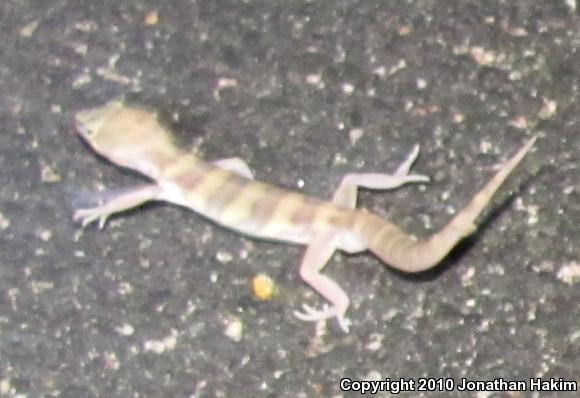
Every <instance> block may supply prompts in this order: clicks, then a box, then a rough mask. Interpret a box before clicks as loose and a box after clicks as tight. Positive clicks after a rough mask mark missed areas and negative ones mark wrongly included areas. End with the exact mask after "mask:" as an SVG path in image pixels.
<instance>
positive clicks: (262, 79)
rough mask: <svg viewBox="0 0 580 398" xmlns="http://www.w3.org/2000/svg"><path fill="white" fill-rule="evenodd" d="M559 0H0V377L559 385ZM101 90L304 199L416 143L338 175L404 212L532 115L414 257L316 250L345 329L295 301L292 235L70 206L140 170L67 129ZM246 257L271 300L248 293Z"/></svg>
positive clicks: (40, 387) (571, 194) (565, 9)
mask: <svg viewBox="0 0 580 398" xmlns="http://www.w3.org/2000/svg"><path fill="white" fill-rule="evenodd" d="M575 6H576V5H575V1H573V0H568V1H564V0H562V1H552V2H544V1H523V0H519V1H489V2H473V1H465V2H460V1H449V2H440V1H415V2H402V1H392V2H386V1H336V2H307V1H287V2H283V4H282V2H267V1H248V2H237V1H194V0H190V1H186V0H176V1H172V2H143V1H110V0H105V1H102V2H90V1H65V0H56V1H51V2H35V1H18V2H17V1H4V2H1V3H0V34H1V35H2V36H1V38H2V40H1V44H0V167H1V172H0V177H1V184H0V396H2V397H31V398H32V397H71V398H72V397H234V396H235V397H319V396H320V397H342V396H356V395H357V394H356V393H353V392H345V391H341V389H340V385H339V381H340V380H341V379H342V378H350V379H352V380H386V379H391V380H399V379H401V378H404V379H406V380H414V381H416V382H417V383H418V381H419V378H429V379H428V380H429V383H432V384H426V385H425V387H428V388H436V387H441V386H443V387H445V388H451V391H438V392H437V391H436V392H431V393H429V392H426V391H423V392H420V391H414V392H410V393H407V394H401V396H405V395H406V396H459V395H460V392H459V391H458V385H459V384H461V380H462V378H465V379H466V380H468V381H474V380H487V381H493V380H495V379H498V378H501V379H503V380H505V381H516V380H520V381H524V386H526V387H527V388H528V389H529V388H531V386H532V385H531V383H530V378H541V379H542V380H550V378H553V379H555V380H556V381H562V382H573V383H572V384H574V383H576V385H577V383H578V382H580V376H579V375H580V359H579V357H580V282H579V281H580V279H579V278H580V276H579V275H580V248H579V245H578V235H579V232H580V227H579V226H578V225H579V224H580V183H579V182H580V178H579V175H580V173H579V167H580V166H579V165H580V161H579V155H578V154H579V153H580V139H579V136H578V130H579V126H580V116H579V112H578V104H577V101H578V95H579V83H580V71H579V68H578V65H580V54H579V52H578V47H579V45H580V34H579V28H580V13H579V11H578V10H577V9H576V8H575ZM121 97H122V98H125V99H126V100H127V101H130V102H132V103H138V104H143V105H147V106H150V107H153V108H155V109H157V110H158V111H159V112H160V113H161V115H162V116H163V117H164V120H166V122H167V123H168V124H169V125H170V126H171V127H172V128H173V130H174V131H175V132H176V136H177V137H178V140H179V142H180V143H181V145H183V146H185V147H189V146H191V147H193V148H194V150H195V151H196V152H197V153H199V154H200V155H201V156H204V157H205V158H207V159H218V158H224V157H230V156H240V157H242V158H243V159H245V160H246V161H247V162H248V164H249V165H250V167H251V168H252V169H253V170H254V171H255V174H256V176H257V178H258V179H260V180H264V181H267V182H270V183H274V184H277V185H281V186H285V187H291V188H297V189H301V190H303V191H305V192H307V193H309V194H312V195H315V196H319V197H325V198H328V197H330V196H331V195H332V192H333V189H334V188H335V187H336V186H337V184H338V181H339V180H340V176H341V175H342V174H344V173H346V172H349V171H353V170H364V171H383V172H389V171H391V170H394V169H395V168H396V166H397V165H398V163H399V162H401V161H402V159H403V158H404V157H405V155H406V154H407V153H408V152H409V151H410V150H411V148H412V146H413V145H414V144H415V143H419V144H421V146H422V151H421V154H420V157H419V159H418V161H417V162H416V164H415V166H414V170H415V171H416V172H419V173H424V174H428V175H430V176H431V178H432V182H431V183H430V184H428V185H413V186H407V187H404V188H401V189H399V190H397V191H395V192H387V193H369V192H364V193H363V194H362V195H361V197H360V200H359V203H360V205H361V206H363V207H366V208H368V209H370V210H372V211H374V212H377V213H379V214H381V215H384V216H385V217H388V218H389V219H390V220H392V221H394V222H396V223H397V224H399V225H400V226H401V227H403V228H404V229H406V230H408V231H410V232H412V233H414V234H416V235H418V236H428V235H429V234H430V233H432V232H434V231H436V230H437V229H438V228H440V227H442V226H443V225H444V224H445V223H446V221H447V220H449V219H450V217H451V215H452V214H453V213H454V212H455V211H457V210H458V209H460V208H461V207H462V206H463V205H464V204H466V203H467V201H468V200H469V198H470V197H471V195H472V194H473V193H475V192H476V191H477V190H478V189H479V188H480V187H481V186H482V185H483V184H484V183H485V182H486V181H487V179H488V178H489V177H490V176H491V175H492V173H493V172H494V170H495V169H496V168H495V167H496V166H497V165H498V164H499V163H500V162H501V161H503V160H505V159H507V158H508V157H509V156H511V155H512V154H513V153H514V152H515V151H516V150H517V149H518V148H519V147H520V146H521V145H523V143H524V142H525V141H526V140H527V139H529V138H530V137H532V136H533V135H534V134H538V135H539V140H538V142H537V144H536V147H535V149H534V150H533V151H532V152H531V153H530V155H529V156H528V157H527V159H525V161H524V163H523V164H522V165H521V166H520V167H519V168H518V169H517V171H516V173H515V174H514V176H513V177H512V178H510V180H509V181H508V182H507V184H506V185H505V187H503V188H502V190H501V192H500V193H499V195H498V196H497V198H496V200H494V203H493V205H492V206H491V208H490V211H488V212H487V213H486V214H487V217H485V218H484V219H483V224H482V225H481V228H480V229H479V231H478V232H477V233H476V234H475V235H474V236H473V237H471V238H470V239H468V240H467V241H466V242H464V243H463V244H462V245H461V246H460V247H458V248H457V250H455V251H454V252H453V254H452V255H451V256H449V257H448V258H447V259H446V260H445V261H444V262H443V263H442V264H441V265H440V266H439V267H438V268H436V269H435V270H433V271H431V272H427V273H424V274H421V275H405V274H402V273H398V272H395V271H393V270H391V269H389V268H388V267H386V266H384V265H382V264H380V262H379V261H378V260H377V259H376V258H374V257H372V256H371V255H368V254H362V255H353V256H347V255H342V254H337V255H335V256H334V257H333V258H332V260H331V262H330V263H329V264H328V265H327V267H326V268H325V270H324V272H325V273H326V274H328V275H331V276H332V277H333V278H335V279H336V280H337V281H338V282H339V283H340V284H341V285H342V286H343V287H344V288H345V290H346V291H347V292H349V294H350V297H351V300H352V306H351V308H350V310H349V312H348V316H349V318H350V319H351V320H352V328H351V329H352V330H351V332H350V334H344V333H342V332H341V331H340V329H339V328H338V326H337V324H336V322H334V321H331V322H328V323H327V324H319V325H315V324H309V323H304V322H302V321H299V320H297V319H296V318H295V317H294V316H293V315H292V313H293V311H294V310H295V309H298V308H300V306H301V305H302V304H303V303H309V304H311V305H321V304H322V301H321V299H320V298H319V297H318V296H317V295H316V294H314V293H313V292H312V291H311V289H309V288H308V287H307V286H306V285H304V284H303V283H302V282H301V280H300V278H299V275H298V273H297V269H298V263H299V261H300V256H301V253H302V248H300V247H295V246H288V245H283V244H275V243H269V242H260V241H254V240H250V239H246V238H242V237H240V236H238V235H236V234H234V233H232V232H229V231H226V230H224V229H222V228H220V227H218V226H216V225H213V224H211V223H208V222H207V221H206V220H204V219H203V218H201V217H199V216H197V215H195V214H193V213H191V212H188V211H187V210H185V209H181V208H178V207H175V206H164V205H150V206H145V207H143V208H141V209H137V210H135V211H131V212H128V213H127V214H123V215H120V216H118V217H115V218H113V219H112V220H111V221H110V222H109V223H108V225H107V227H106V228H105V229H104V230H102V231H101V230H99V229H98V228H96V227H94V226H91V227H87V228H86V229H85V230H81V229H80V228H79V226H78V225H76V224H75V223H74V222H73V221H72V219H71V214H72V212H73V209H74V208H75V207H79V206H83V205H87V203H91V202H92V203H94V201H95V200H96V198H97V196H98V195H97V194H95V193H96V192H100V191H103V189H110V188H115V189H116V188H122V187H128V186H132V185H136V184H139V183H141V182H142V179H141V178H139V177H138V176H136V175H134V174H132V173H129V172H127V171H123V170H120V169H119V168H116V167H115V166H112V165H110V164H107V162H105V161H104V160H103V159H99V158H97V157H96V156H94V154H93V153H91V152H90V151H89V149H88V148H87V147H86V146H85V145H83V144H82V143H81V142H80V140H79V139H78V137H76V135H75V134H74V126H73V122H72V117H73V115H74V113H75V112H76V111H78V110H80V109H83V108H86V107H89V106H94V105H99V104H103V103H104V102H106V101H108V100H110V99H112V98H121ZM259 273H265V274H267V275H268V276H269V277H270V278H272V279H273V281H274V283H275V284H276V287H277V294H276V295H275V296H274V297H273V298H272V299H271V300H268V301H260V300H258V299H256V298H255V296H254V293H253V292H252V287H251V286H252V280H253V278H254V277H255V276H256V275H258V274H259ZM437 380H441V381H440V382H439V383H438V384H435V385H433V383H437ZM557 386H558V387H560V388H561V387H565V385H563V384H558V385H557ZM418 387H419V384H415V389H417V388H418ZM393 388H394V386H392V388H391V391H390V392H385V391H383V392H382V393H381V394H380V395H378V396H390V395H391V394H394V390H393ZM550 388H551V389H553V388H554V386H552V387H550ZM488 390H489V388H488ZM537 395H538V393H537V392H536V393H534V392H531V391H519V392H515V391H512V392H491V391H483V392H482V391H480V392H470V393H468V394H464V395H463V396H477V397H504V396H506V397H507V396H511V397H514V396H516V397H527V396H537ZM558 396H576V393H564V392H560V393H559V394H558Z"/></svg>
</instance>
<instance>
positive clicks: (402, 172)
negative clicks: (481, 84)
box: [73, 101, 537, 332]
mask: <svg viewBox="0 0 580 398" xmlns="http://www.w3.org/2000/svg"><path fill="white" fill-rule="evenodd" d="M75 124H76V130H77V132H78V133H79V135H80V137H82V139H83V140H84V141H85V142H86V143H87V144H88V145H89V147H91V148H92V149H93V150H94V151H95V152H96V153H97V154H99V155H101V156H102V157H104V158H105V159H107V160H108V161H110V162H112V163H113V164H115V165H117V166H121V167H125V168H128V169H132V170H134V171H137V172H139V173H140V174H143V175H144V176H146V177H148V179H149V180H150V181H151V182H149V183H146V184H144V185H142V186H139V187H137V188H134V189H131V190H129V191H126V192H124V193H121V194H117V195H115V196H113V197H112V198H109V199H108V200H106V201H105V202H104V203H102V204H100V205H98V206H96V207H92V208H84V209H77V210H76V211H75V213H74V216H73V217H74V219H75V220H76V221H79V222H81V223H82V225H83V227H84V226H86V225H87V224H90V223H91V222H93V221H96V222H98V224H99V226H100V228H103V227H104V225H105V223H106V220H107V218H108V217H109V216H110V215H112V214H115V213H118V212H122V211H124V210H128V209H131V208H134V207H137V206H139V205H141V204H143V203H145V202H148V201H165V202H170V203H173V204H177V205H180V206H184V207H186V208H189V209H191V210H193V211H194V212H196V213H198V214H201V215H202V216H205V217H206V218H207V219H209V220H212V221H214V222H215V223H217V224H219V225H222V226H224V227H226V228H229V229H230V230H234V231H237V232H239V233H242V234H244V235H247V236H250V237H254V238H260V239H267V240H274V241H281V242H287V243H291V244H298V245H303V246H305V247H306V249H305V251H304V254H303V256H302V260H301V264H300V268H299V274H300V277H301V278H302V280H303V281H304V282H305V283H306V284H307V285H309V286H310V287H311V288H312V289H314V290H315V291H316V292H318V293H319V294H320V295H321V296H322V297H323V298H324V299H325V300H326V304H323V305H322V306H321V307H320V308H314V307H311V306H309V305H306V304H304V305H303V306H302V309H301V310H300V311H298V310H297V311H294V315H295V316H296V317H297V318H299V319H301V320H303V321H313V322H314V321H320V320H326V319H332V318H336V320H337V321H338V324H339V326H340V328H341V329H342V330H344V331H345V332H348V330H349V325H350V321H349V320H348V319H347V317H346V311H347V309H348V307H349V304H350V299H349V297H348V295H347V293H346V292H345V291H344V290H343V289H342V288H341V287H340V285H339V284H338V283H337V282H335V281H334V280H333V279H332V278H330V277H329V276H327V275H325V274H323V273H322V272H321V271H322V269H323V267H324V266H325V265H326V263H327V262H328V261H329V260H330V258H331V257H332V255H333V253H334V252H335V251H336V250H340V251H343V252H346V253H359V252H364V251H370V252H371V253H372V254H374V255H375V256H376V257H378V259H380V260H381V261H382V262H383V263H385V264H387V265H389V266H391V267H394V268H395V269H398V270H400V271H403V272H406V273H417V272H421V271H425V270H428V269H430V268H432V267H434V266H436V265H437V264H438V263H440V262H441V260H442V259H443V258H445V257H446V256H447V255H448V254H449V252H450V251H451V250H452V249H453V248H454V247H455V246H456V245H457V243H458V242H459V241H461V240H462V239H464V238H465V237H467V236H468V235H470V234H472V233H473V232H474V231H475V230H476V219H477V218H478V216H479V215H480V214H481V213H482V211H483V210H484V209H485V208H486V206H487V205H488V204H489V202H490V201H491V198H492V196H493V195H494V193H495V192H496V191H497V190H498V189H499V187H500V186H501V185H502V184H503V182H504V181H505V179H506V178H507V177H508V176H509V175H510V174H511V173H512V171H513V169H514V168H515V167H516V166H517V165H518V164H519V163H520V161H521V160H522V159H523V158H524V156H525V155H526V153H527V152H528V151H529V150H530V149H531V148H532V146H533V145H534V142H535V141H536V138H537V136H534V137H532V138H531V139H529V140H528V141H527V142H526V143H525V145H524V146H523V147H522V148H521V149H519V151H518V152H517V153H516V154H515V155H514V156H513V157H512V158H510V159H509V160H507V161H506V162H505V163H504V164H503V165H502V166H501V167H500V168H499V170H498V171H497V172H496V173H495V175H494V176H493V177H491V179H490V180H489V181H488V182H487V184H486V185H485V186H484V187H483V188H482V189H481V190H480V191H479V192H477V193H476V194H475V195H474V196H473V198H472V199H471V201H470V202H469V203H468V204H467V205H466V206H465V207H464V208H463V209H462V210H460V211H459V212H457V213H456V214H455V216H454V217H453V218H452V219H451V220H450V221H449V222H448V223H447V224H446V225H445V226H444V227H443V228H442V229H440V230H439V231H438V232H436V233H434V234H432V235H431V236H430V237H428V238H425V239H422V240H420V239H417V238H416V237H415V236H413V235H411V234H408V233H406V232H404V231H403V230H402V229H401V228H399V227H398V226H396V225H395V224H393V223H391V222H389V221H386V220H384V219H383V218H381V217H379V216H378V215H375V214H373V213H371V212H370V211H368V210H366V209H362V208H357V207H356V204H357V192H358V189H359V188H364V189H369V190H387V189H393V188H397V187H399V186H401V185H404V184H409V183H426V182H428V181H429V177H427V176H425V175H421V174H414V173H412V172H411V166H412V165H413V163H414V162H415V159H416V158H417V155H418V153H419V146H417V145H416V146H415V147H414V148H413V150H412V151H411V153H410V154H409V155H408V156H407V157H406V158H405V160H404V161H403V162H402V163H401V164H400V166H399V167H398V168H397V169H396V170H395V172H394V173H393V174H384V173H350V174H346V175H345V176H344V177H343V179H342V181H341V182H340V184H339V186H338V188H337V189H336V191H335V192H334V195H333V197H332V199H331V200H328V201H327V200H322V199H318V198H314V197H310V196H307V195H304V194H302V193H300V192H297V191H292V190H287V189H283V188H279V187H276V186H273V185H269V184H266V183H262V182H259V181H256V180H254V176H253V173H252V171H251V170H250V168H249V167H248V165H247V164H246V163H245V162H244V161H243V160H241V159H240V158H237V157H232V158H225V159H220V160H216V161H213V162H208V161H204V160H202V159H200V158H199V157H198V156H196V155H195V154H193V153H192V152H191V151H186V150H183V149H181V148H180V147H179V146H178V145H176V144H175V142H174V139H173V136H172V133H171V131H170V130H169V129H168V128H167V127H165V126H164V125H163V124H162V123H161V122H160V120H159V117H158V115H157V113H156V112H153V111H151V110H148V109H146V108H143V107H138V106H126V105H124V104H123V103H122V102H120V101H111V102H108V103H106V104H105V105H104V106H101V107H97V108H91V109H86V110H82V111H79V112H77V113H76V114H75Z"/></svg>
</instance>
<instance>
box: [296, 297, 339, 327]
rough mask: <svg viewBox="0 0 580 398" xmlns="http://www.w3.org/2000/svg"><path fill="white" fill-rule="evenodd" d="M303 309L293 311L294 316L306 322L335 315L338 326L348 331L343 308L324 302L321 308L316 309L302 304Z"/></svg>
mask: <svg viewBox="0 0 580 398" xmlns="http://www.w3.org/2000/svg"><path fill="white" fill-rule="evenodd" d="M302 308H303V311H294V316H295V317H296V318H298V319H300V320H301V321H306V322H318V321H322V320H325V319H329V318H333V317H336V320H337V321H338V324H339V326H340V328H341V329H342V330H343V331H344V332H345V333H348V329H349V327H350V320H349V319H347V318H346V317H345V316H344V312H345V311H343V310H340V309H339V308H338V307H334V306H333V307H331V306H329V305H328V304H324V305H323V306H322V308H321V309H319V310H317V309H315V308H314V307H311V306H309V305H308V304H303V305H302Z"/></svg>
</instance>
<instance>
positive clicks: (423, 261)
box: [369, 136, 537, 272]
mask: <svg viewBox="0 0 580 398" xmlns="http://www.w3.org/2000/svg"><path fill="white" fill-rule="evenodd" d="M536 139H537V136H534V137H533V138H531V139H530V140H529V141H528V142H527V143H526V144H525V145H524V146H523V147H522V148H521V149H520V150H519V151H518V152H517V153H516V154H515V155H514V156H513V157H512V158H511V159H509V160H508V161H506V162H505V163H504V164H503V165H502V166H501V168H500V169H499V171H497V173H496V174H495V175H494V176H493V177H492V178H491V179H490V180H489V182H488V183H487V184H486V185H485V186H484V187H483V188H482V189H481V190H480V191H479V192H478V193H477V194H475V196H474V197H473V198H472V199H471V201H470V202H469V204H468V205H467V206H466V207H465V208H463V209H462V210H461V211H459V213H457V214H456V215H455V217H453V219H452V220H451V221H449V223H448V224H447V225H446V226H445V227H443V229H441V230H440V231H439V232H437V233H435V234H434V235H432V236H431V237H430V238H427V239H426V240H423V241H416V240H415V239H412V238H410V237H408V236H406V235H402V234H401V235H400V236H399V237H398V240H399V242H398V244H397V245H393V244H389V245H384V244H381V242H380V240H377V239H370V240H369V243H370V244H369V250H370V251H371V252H372V253H374V254H375V255H376V256H377V257H379V258H380V259H381V260H383V261H384V262H385V263H388V264H389V265H391V266H393V267H394V268H397V269H399V270H401V271H405V272H421V271H425V270H427V269H429V268H432V267H434V266H435V265H437V264H438V263H439V262H440V261H441V260H443V258H445V257H446V256H447V255H448V254H449V252H450V251H451V250H452V249H453V248H454V247H455V246H456V245H457V243H459V242H460V241H461V240H462V239H464V238H465V237H467V236H469V235H471V234H472V233H473V232H474V231H475V229H476V224H475V221H476V219H477V218H478V217H479V215H480V214H481V213H482V212H483V210H484V209H485V207H486V206H487V205H488V204H489V202H490V201H491V198H492V197H493V195H494V194H495V192H496V191H497V190H498V189H499V188H500V187H501V185H502V184H503V183H504V181H505V180H506V178H507V177H508V176H509V175H510V174H511V173H512V171H513V170H514V169H515V168H516V166H517V165H518V164H519V163H520V162H521V160H522V159H523V158H524V156H526V154H527V153H528V151H529V150H530V149H531V148H532V146H533V145H534V143H535V142H536ZM383 242H384V241H383Z"/></svg>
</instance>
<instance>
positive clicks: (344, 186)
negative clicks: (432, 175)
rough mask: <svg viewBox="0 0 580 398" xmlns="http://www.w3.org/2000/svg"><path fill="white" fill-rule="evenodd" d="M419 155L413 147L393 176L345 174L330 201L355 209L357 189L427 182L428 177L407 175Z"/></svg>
mask: <svg viewBox="0 0 580 398" xmlns="http://www.w3.org/2000/svg"><path fill="white" fill-rule="evenodd" d="M418 155H419V145H415V146H414V147H413V150H412V151H411V153H410V154H409V155H407V158H406V159H405V161H404V162H403V163H401V165H400V166H399V167H398V168H397V170H396V171H395V173H394V174H380V173H364V174H354V173H353V174H347V175H345V176H344V177H343V179H342V181H341V182H340V185H339V187H338V189H337V190H336V192H335V193H334V196H333V198H332V201H333V202H334V203H336V204H337V205H340V206H344V207H348V208H351V209H354V208H355V207H356V199H357V191H358V187H362V188H367V189H376V190H384V189H393V188H398V187H400V186H401V185H404V184H408V183H412V182H428V181H429V177H428V176H425V175H421V174H409V171H410V170H411V166H412V165H413V163H414V162H415V159H417V156H418Z"/></svg>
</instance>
